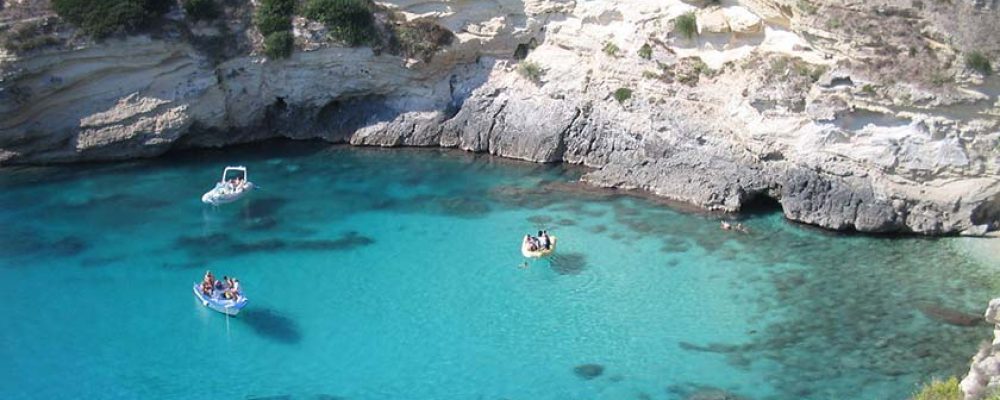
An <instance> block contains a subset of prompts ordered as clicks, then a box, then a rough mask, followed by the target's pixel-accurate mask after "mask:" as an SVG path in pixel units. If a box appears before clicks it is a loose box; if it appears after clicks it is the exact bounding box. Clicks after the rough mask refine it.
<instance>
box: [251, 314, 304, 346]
mask: <svg viewBox="0 0 1000 400" xmlns="http://www.w3.org/2000/svg"><path fill="white" fill-rule="evenodd" d="M236 319H237V320H240V321H243V322H244V323H246V324H247V325H249V326H250V328H252V329H253V331H254V333H256V334H258V335H260V336H263V337H265V338H268V339H271V340H274V341H276V342H281V343H285V344H297V343H299V342H300V341H302V332H301V331H300V330H299V325H298V323H296V322H295V321H294V320H293V319H291V318H288V317H286V316H284V315H281V314H279V313H277V312H275V311H273V310H269V309H266V308H259V307H254V308H250V307H248V309H247V310H246V311H243V312H241V313H240V315H239V317H238V318H236Z"/></svg>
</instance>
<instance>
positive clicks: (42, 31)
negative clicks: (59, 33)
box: [0, 20, 61, 54]
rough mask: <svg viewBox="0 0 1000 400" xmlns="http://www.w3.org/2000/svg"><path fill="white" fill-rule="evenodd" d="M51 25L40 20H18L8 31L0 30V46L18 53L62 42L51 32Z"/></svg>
mask: <svg viewBox="0 0 1000 400" xmlns="http://www.w3.org/2000/svg"><path fill="white" fill-rule="evenodd" d="M50 26H51V25H50V24H47V23H45V21H40V20H28V21H19V22H16V23H14V25H13V26H11V27H10V28H8V29H7V30H6V31H3V32H0V47H2V48H4V49H7V50H8V51H11V52H14V53H16V54H23V53H27V52H29V51H32V50H35V49H38V48H42V47H46V46H53V45H57V44H59V43H61V42H60V41H59V38H57V37H55V36H54V34H53V32H51V29H50V28H49V27H50Z"/></svg>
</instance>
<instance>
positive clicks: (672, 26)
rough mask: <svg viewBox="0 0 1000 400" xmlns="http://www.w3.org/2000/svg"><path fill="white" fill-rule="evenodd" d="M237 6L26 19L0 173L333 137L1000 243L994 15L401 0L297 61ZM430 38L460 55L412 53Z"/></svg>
mask: <svg viewBox="0 0 1000 400" xmlns="http://www.w3.org/2000/svg"><path fill="white" fill-rule="evenodd" d="M219 4H220V5H221V10H220V12H219V14H220V15H219V16H218V17H217V18H216V19H215V20H212V21H205V20H195V19H194V18H192V16H191V15H189V13H186V12H184V11H183V10H184V9H185V8H184V7H180V6H179V5H175V6H174V7H173V8H171V10H170V11H169V12H167V13H166V14H165V15H164V16H163V17H162V19H161V20H160V21H159V23H158V24H157V26H156V27H155V29H150V30H148V31H146V32H144V33H142V34H132V35H111V36H110V37H106V38H104V39H100V40H97V39H92V38H89V37H87V36H86V35H83V34H82V33H81V31H80V30H79V29H78V28H77V27H76V26H74V25H73V24H70V23H67V22H66V21H63V19H62V18H60V17H59V16H58V15H56V14H55V13H53V12H52V11H51V10H52V7H51V5H49V4H48V3H47V2H46V1H39V0H21V1H20V2H18V1H14V2H8V3H7V4H6V5H5V6H4V8H3V9H2V10H0V29H2V30H3V33H4V34H5V36H4V37H5V38H6V40H5V41H4V43H6V46H5V47H4V49H3V50H0V165H13V164H24V163H53V162H73V161H83V160H111V159H124V158H134V157H151V156H156V155H159V154H162V153H164V152H166V151H168V150H170V149H175V148H184V147H199V146H224V145H228V144H233V143H241V142H247V141H254V140H260V139H265V138H271V137H288V138H295V139H300V138H322V139H325V140H328V141H331V142H338V143H350V144H353V145H364V146H387V147H392V146H441V147H451V148H459V149H463V150H468V151H476V152H488V153H490V154H495V155H498V156H503V157H510V158H517V159H523V160H529V161H534V162H568V163H574V164H583V165H586V166H588V167H591V168H593V170H592V171H591V172H590V173H588V174H586V175H585V176H584V178H583V179H584V180H585V181H587V182H589V183H592V184H594V185H598V186H604V187H614V188H628V189H641V190H647V191H650V192H652V193H655V194H657V195H659V196H663V197H667V198H670V199H674V200H679V201H684V202H689V203H692V204H696V205H698V206H701V207H706V208H709V209H715V210H724V211H739V210H740V209H741V207H743V206H745V205H746V204H748V203H750V202H755V201H760V200H767V199H773V200H774V201H776V202H778V203H779V204H780V206H781V208H782V210H783V212H784V214H785V216H786V217H787V218H789V219H792V220H795V221H800V222H804V223H808V224H813V225H818V226H821V227H825V228H829V229H837V230H857V231H864V232H903V233H917V234H928V235H937V234H955V233H964V234H971V235H981V234H984V233H986V232H988V231H993V230H996V229H998V228H1000V179H998V176H1000V150H998V143H1000V99H998V96H1000V78H998V77H996V76H995V75H993V74H992V70H991V66H990V65H991V64H990V61H993V64H997V63H996V61H997V59H998V56H1000V24H997V23H996V22H997V21H1000V11H998V4H997V3H996V1H995V0H994V1H992V2H990V1H980V0H976V1H962V2H958V3H955V4H944V3H940V4H939V2H922V1H912V2H910V1H906V2H899V1H884V0H881V1H874V2H866V3H863V4H855V3H850V4H841V3H840V2H835V1H816V0H813V1H808V0H798V1H783V0H782V1H779V0H740V1H705V2H682V1H679V0H656V1H653V0H634V1H624V0H603V1H590V2H577V1H569V0H525V1H516V0H496V1H489V2H486V1H413V0H393V1H385V2H378V3H373V7H374V9H375V10H376V11H375V16H374V19H375V21H376V23H377V25H378V26H379V27H380V28H379V29H380V30H381V31H379V32H373V33H372V35H382V36H380V37H390V39H392V40H384V41H381V42H379V41H375V40H373V41H369V42H368V44H367V45H361V46H351V45H349V44H348V43H344V42H342V41H338V40H336V39H335V38H331V34H330V32H331V30H330V26H325V25H324V24H322V23H319V22H317V21H313V20H310V19H308V18H305V17H304V16H302V15H298V14H296V15H295V16H293V17H292V19H291V25H292V29H291V31H290V33H291V35H292V37H293V38H294V39H293V40H294V50H292V51H291V54H290V56H288V57H287V58H280V57H272V58H269V57H266V56H265V55H264V54H265V53H264V46H265V37H264V36H263V35H261V34H260V32H259V29H258V27H257V25H258V24H257V23H255V18H254V17H253V15H254V13H255V12H257V11H258V10H259V8H260V7H261V4H259V3H253V2H232V1H228V0H227V1H220V2H219ZM956 21H962V22H961V23H959V22H956ZM421 26H423V27H428V26H429V27H432V28H433V29H432V31H433V32H438V33H440V32H444V34H442V35H440V37H444V36H447V38H448V40H447V41H442V42H441V43H437V44H435V46H433V47H427V46H421V43H415V44H414V43H410V42H406V41H405V40H407V37H408V36H406V35H408V34H409V33H410V32H413V30H412V29H415V28H414V27H421ZM407 29H410V30H407ZM25 32H27V33H25ZM385 32H390V33H389V34H386V33H385ZM391 32H396V33H395V34H392V33H391ZM445 34H446V35H445ZM384 35H388V36H384ZM393 35H395V36H393ZM28 39H31V40H28ZM393 40H395V42H394V41H393ZM376 42H377V43H378V44H374V43H376ZM399 43H402V45H400V44H399ZM438 44H439V46H438ZM976 57H978V58H976ZM973 59H975V60H978V61H981V62H979V63H976V62H971V61H970V60H973ZM983 62H985V68H983V65H984V64H983Z"/></svg>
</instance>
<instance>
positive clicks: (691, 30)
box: [674, 11, 698, 39]
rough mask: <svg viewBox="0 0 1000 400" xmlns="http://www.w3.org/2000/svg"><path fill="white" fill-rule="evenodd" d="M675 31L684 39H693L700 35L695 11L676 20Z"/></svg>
mask: <svg viewBox="0 0 1000 400" xmlns="http://www.w3.org/2000/svg"><path fill="white" fill-rule="evenodd" d="M674 29H675V30H676V31H677V32H678V33H680V34H681V35H684V37H686V38H688V39H691V38H693V37H694V36H695V35H697V34H698V18H697V17H695V16H694V12H693V11H692V12H689V13H687V14H684V15H681V16H679V17H677V19H676V20H674Z"/></svg>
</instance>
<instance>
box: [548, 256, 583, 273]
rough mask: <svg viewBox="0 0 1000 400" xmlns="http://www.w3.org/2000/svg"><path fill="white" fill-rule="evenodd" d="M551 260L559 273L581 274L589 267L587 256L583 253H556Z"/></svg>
mask: <svg viewBox="0 0 1000 400" xmlns="http://www.w3.org/2000/svg"><path fill="white" fill-rule="evenodd" d="M550 260H551V261H550V266H551V268H552V270H553V271H555V272H556V273H557V274H559V275H579V274H580V273H581V272H583V270H584V269H586V268H587V257H586V256H585V255H583V253H556V254H553V255H552V257H551V258H550Z"/></svg>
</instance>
